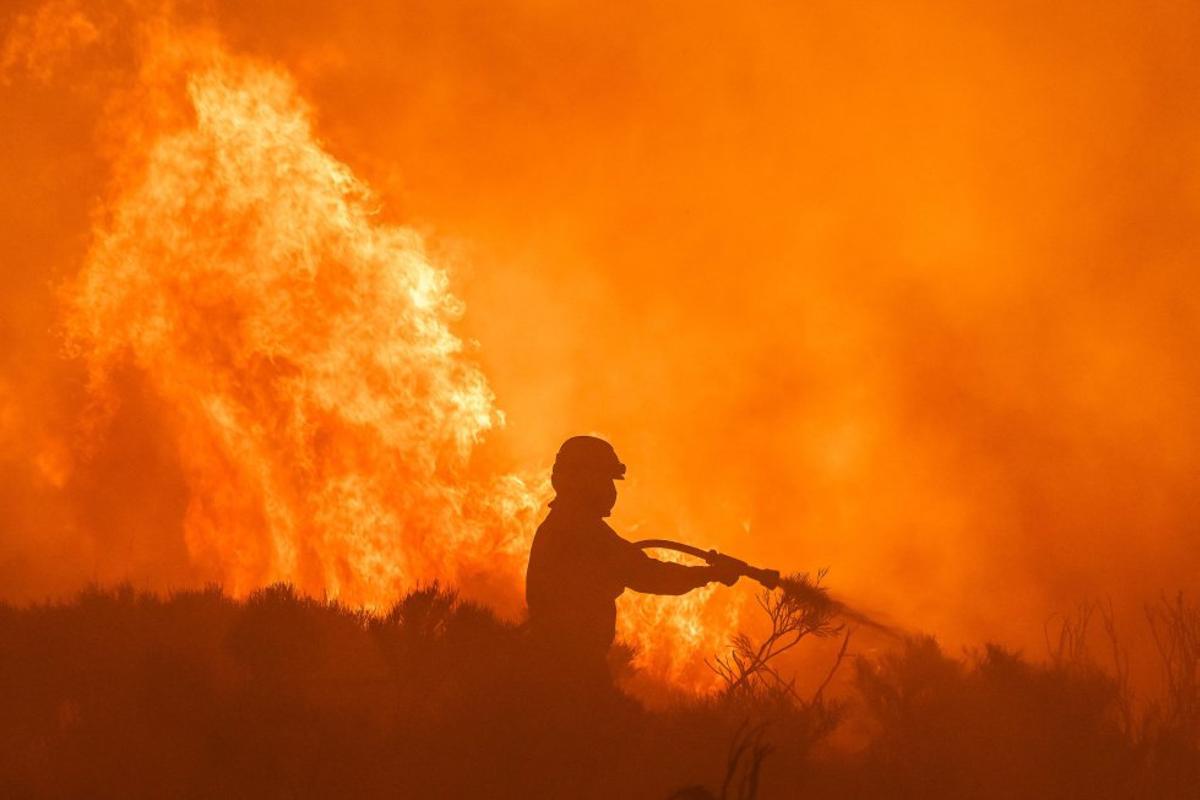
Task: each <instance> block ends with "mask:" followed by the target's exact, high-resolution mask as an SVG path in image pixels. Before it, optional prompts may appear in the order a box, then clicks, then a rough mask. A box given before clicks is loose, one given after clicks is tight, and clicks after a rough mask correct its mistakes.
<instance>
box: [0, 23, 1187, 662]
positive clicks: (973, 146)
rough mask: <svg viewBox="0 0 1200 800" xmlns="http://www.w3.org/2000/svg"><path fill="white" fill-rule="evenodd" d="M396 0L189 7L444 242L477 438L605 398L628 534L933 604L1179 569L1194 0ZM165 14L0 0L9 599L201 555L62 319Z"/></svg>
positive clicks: (496, 470) (163, 444)
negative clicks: (725, 1)
mask: <svg viewBox="0 0 1200 800" xmlns="http://www.w3.org/2000/svg"><path fill="white" fill-rule="evenodd" d="M377 5H378V7H371V4H354V5H353V6H352V7H351V6H347V7H345V8H341V7H330V6H329V5H328V4H317V3H307V4H304V3H302V4H296V3H278V4H270V3H268V4H224V5H222V4H217V6H216V7H214V6H213V5H212V4H197V5H195V6H192V5H191V4H186V3H184V4H179V5H178V6H177V7H175V8H174V10H173V11H172V14H173V18H174V19H175V20H176V23H177V24H178V25H179V26H181V27H182V28H186V27H188V26H200V27H203V28H205V29H210V30H212V31H215V35H219V36H220V37H221V39H222V40H223V41H224V42H225V43H226V44H227V46H228V48H229V49H230V50H231V51H233V52H237V53H240V54H243V55H245V56H246V57H248V58H254V59H257V60H258V63H265V64H275V65H278V69H279V70H281V71H282V72H284V73H286V74H288V75H290V76H292V77H291V79H292V80H294V81H295V82H296V87H297V93H298V94H299V96H300V97H302V98H303V99H304V101H306V102H307V103H308V104H309V106H310V107H311V108H312V109H313V111H312V113H313V117H314V122H313V124H314V126H315V133H316V136H317V137H318V138H319V139H320V140H321V141H322V143H323V146H324V147H325V148H326V150H327V151H328V152H329V153H330V154H331V157H332V158H335V159H337V160H339V161H340V162H343V163H345V164H346V165H347V167H348V169H349V170H351V171H352V172H353V174H355V175H356V176H359V177H360V178H361V179H362V180H364V181H365V182H366V184H369V185H370V186H372V187H373V188H374V189H375V191H376V195H377V197H378V198H379V202H378V208H379V213H378V222H379V223H380V224H383V225H391V224H395V223H399V222H403V223H404V224H405V225H408V226H410V227H415V228H417V229H420V230H422V231H423V232H424V233H425V234H426V239H427V246H428V247H429V248H430V249H431V251H432V259H433V260H434V261H435V262H437V263H444V264H449V265H450V266H451V267H452V269H451V281H452V285H451V288H452V289H453V291H454V292H455V293H456V294H457V295H458V296H460V297H462V298H463V300H464V301H465V304H466V309H467V311H466V314H465V315H464V316H463V318H462V320H461V321H460V322H458V323H456V328H455V331H456V335H457V336H461V337H465V338H467V339H473V340H476V341H478V343H479V348H478V350H477V351H476V352H474V353H473V354H472V356H473V358H475V359H477V360H478V362H479V363H480V364H481V366H482V371H483V374H485V375H486V377H487V380H488V382H489V384H490V386H491V389H492V390H493V391H494V393H495V396H496V401H497V405H498V406H499V408H502V409H503V410H504V411H505V413H506V415H507V423H508V424H507V425H506V426H505V428H504V429H503V430H501V431H493V432H492V433H490V434H489V435H488V437H487V438H486V440H485V442H484V445H483V447H482V449H477V450H476V451H475V452H474V454H473V455H472V457H471V460H470V464H469V465H467V466H466V467H464V469H465V470H466V472H467V473H470V474H471V475H472V476H473V477H478V476H485V475H494V474H503V473H506V472H511V471H517V472H536V471H537V470H538V469H542V468H544V467H545V466H546V464H547V462H548V460H549V459H550V457H551V456H552V454H553V450H554V448H555V446H556V445H557V443H558V441H560V440H561V439H562V438H564V437H565V436H566V435H568V434H571V433H575V432H578V431H581V430H584V431H599V432H602V433H604V434H606V435H608V436H610V437H611V438H612V440H613V441H614V443H615V444H616V445H617V448H618V451H619V452H620V453H621V455H622V458H623V460H625V461H626V463H628V464H629V465H630V480H629V481H628V482H627V486H626V487H625V491H624V493H623V495H622V498H621V501H620V503H619V504H618V508H617V514H618V516H617V522H618V523H620V525H622V526H624V528H625V529H626V530H645V531H651V532H653V533H655V534H659V535H677V536H679V537H681V538H688V539H691V540H694V541H697V542H699V543H702V544H715V545H719V546H722V547H724V548H727V549H729V550H730V551H732V552H737V553H738V554H739V555H743V556H745V557H747V558H750V559H752V560H756V561H760V562H763V563H770V564H774V565H776V566H779V567H781V568H784V569H797V568H813V567H817V566H821V565H831V566H832V568H833V569H832V572H831V574H830V580H831V582H832V584H833V585H834V586H836V587H838V588H839V589H840V590H841V591H842V592H843V593H845V594H853V595H856V596H858V597H861V598H863V600H864V602H865V604H866V605H868V606H875V607H886V608H888V609H890V610H891V612H892V614H893V616H894V617H896V618H898V619H903V620H905V621H906V622H908V623H910V624H912V625H914V626H918V627H924V628H927V629H931V630H935V631H939V632H941V633H942V634H943V635H945V636H947V637H950V638H952V639H953V640H955V641H978V640H980V639H983V638H1000V639H1004V640H1007V641H1011V642H1015V643H1018V644H1022V645H1026V646H1031V647H1032V646H1034V645H1036V643H1037V642H1039V641H1040V637H1041V630H1042V623H1043V621H1044V620H1045V618H1046V617H1047V616H1048V615H1050V614H1052V613H1054V612H1059V611H1062V610H1064V609H1065V608H1069V607H1070V606H1071V605H1072V604H1074V603H1075V602H1076V601H1077V600H1078V599H1080V598H1082V597H1085V596H1103V595H1109V596H1112V597H1113V598H1114V600H1115V601H1116V603H1117V605H1118V606H1119V607H1121V608H1123V609H1124V610H1125V611H1126V612H1132V611H1135V610H1136V609H1137V608H1138V607H1139V606H1140V604H1141V603H1142V602H1143V601H1145V600H1147V599H1150V598H1152V597H1153V596H1155V595H1156V594H1157V592H1158V591H1160V590H1162V589H1168V590H1169V589H1174V588H1176V587H1180V586H1187V585H1191V584H1194V582H1195V576H1196V572H1197V568H1198V567H1200V556H1198V555H1197V554H1198V553H1200V548H1198V547H1197V525H1198V523H1197V519H1198V514H1197V511H1198V508H1197V505H1198V501H1197V499H1196V498H1197V497H1198V496H1200V493H1198V492H1197V488H1198V487H1197V485H1196V484H1197V480H1198V476H1200V463H1198V457H1197V456H1196V455H1195V454H1194V449H1193V448H1191V447H1190V446H1189V444H1190V442H1192V441H1194V440H1195V439H1196V435H1197V430H1196V428H1197V419H1198V416H1197V409H1196V401H1195V397H1197V396H1198V390H1200V370H1198V369H1197V367H1196V366H1195V359H1194V358H1193V357H1192V351H1193V350H1194V349H1195V347H1196V346H1197V344H1198V343H1200V327H1198V325H1197V320H1198V319H1200V315H1198V313H1197V312H1198V309H1197V300H1196V297H1197V292H1196V291H1195V282H1196V278H1195V275H1194V268H1193V263H1194V262H1195V260H1196V256H1197V255H1198V254H1200V242H1198V241H1197V234H1196V230H1197V228H1196V225H1195V220H1196V213H1197V210H1198V209H1197V206H1198V204H1200V183H1198V181H1197V177H1198V174H1197V168H1196V166H1195V163H1196V159H1195V157H1194V154H1195V152H1196V144H1195V143H1196V141H1200V138H1198V137H1197V133H1198V132H1200V130H1198V129H1200V119H1198V116H1200V114H1198V112H1197V111H1196V108H1195V104H1194V103H1193V102H1191V99H1192V98H1194V97H1195V96H1196V92H1197V90H1198V89H1200V85H1198V84H1200V68H1198V67H1197V66H1196V64H1195V60H1194V57H1193V55H1192V54H1193V45H1194V42H1192V41H1190V32H1191V31H1194V30H1196V29H1197V23H1198V22H1200V19H1197V16H1200V12H1198V11H1197V10H1196V9H1195V8H1193V7H1188V6H1180V7H1175V6H1173V5H1171V4H1150V5H1146V4H1132V3H1131V4H1127V5H1124V6H1122V5H1110V6H1106V7H1104V8H1095V7H1093V6H1091V5H1088V6H1084V5H1083V4H1067V5H1060V6H1057V7H1055V8H1054V9H1046V8H1044V7H1040V6H1039V7H1033V6H1030V7H1027V8H1026V7H1005V8H1004V9H1000V8H998V7H997V8H994V9H990V10H989V9H984V8H980V7H978V6H977V5H975V4H962V5H961V6H960V7H959V8H957V9H953V8H947V7H945V6H934V5H932V4H930V5H924V4H915V3H914V4H894V3H888V4H868V5H858V6H855V8H854V9H847V8H845V7H844V6H838V5H833V4H815V5H814V4H809V5H806V6H804V7H803V8H790V7H786V8H785V7H766V6H763V7H759V8H751V9H742V10H737V11H732V10H730V9H728V8H725V9H717V8H713V9H697V8H696V7H695V6H693V5H688V6H686V7H683V6H680V7H677V8H671V7H669V6H658V7H656V9H654V10H647V9H645V8H644V7H642V6H641V5H640V4H637V5H634V4H631V5H629V6H627V7H621V6H613V5H612V4H603V5H601V4H596V5H595V6H593V7H587V6H573V7H571V8H565V7H562V8H560V7H557V6H542V5H539V4H506V5H499V6H497V5H491V4H488V5H477V4H471V3H457V4H456V3H441V2H437V3H432V2H431V3H426V4H403V5H401V6H396V5H395V4H382V3H381V4H377ZM153 13H155V14H156V13H158V11H157V9H155V10H154V11H153ZM152 15H153V14H152V12H151V10H150V9H147V8H144V7H130V6H128V5H125V4H115V3H114V4H112V5H110V6H104V5H103V4H94V5H93V4H88V5H86V6H85V5H78V6H75V5H72V4H70V3H63V2H56V3H51V4H49V5H45V6H41V5H38V4H34V3H28V4H24V5H23V6H19V7H17V8H14V9H13V10H12V11H11V12H9V13H8V15H7V18H6V19H5V20H4V21H3V24H4V28H5V30H6V31H7V34H6V38H5V45H4V48H5V49H4V55H3V57H2V59H0V63H2V64H3V70H4V72H3V75H4V77H3V81H4V85H3V87H2V89H0V91H2V92H3V95H4V96H3V98H2V99H3V101H4V102H5V106H6V108H7V109H10V113H8V114H6V115H5V118H4V119H3V121H0V126H2V127H0V130H2V131H3V133H2V134H0V135H3V137H4V140H5V141H6V143H9V145H10V146H8V147H6V148H5V151H6V152H5V153H4V155H3V156H2V158H3V159H4V165H5V174H6V176H8V178H9V185H8V187H6V191H5V193H4V195H3V201H0V202H3V210H4V212H5V213H4V219H5V222H4V223H3V224H0V245H2V246H3V247H4V250H5V253H6V254H7V260H8V263H9V266H8V267H7V268H6V270H5V273H4V277H3V284H4V287H3V288H4V290H5V291H4V293H3V300H0V303H2V305H0V309H2V311H3V322H2V323H0V325H2V327H0V335H2V336H3V340H2V341H3V346H2V347H0V359H2V360H0V365H2V369H3V371H2V372H0V426H3V427H2V428H0V454H2V455H3V459H4V460H3V466H2V469H3V476H4V478H5V480H4V487H3V489H2V490H0V491H2V492H3V494H2V497H3V503H2V505H0V514H3V517H0V526H2V533H0V536H2V537H3V538H2V539H0V542H2V544H3V548H4V550H3V554H2V556H0V569H2V570H3V573H2V576H3V578H4V580H5V585H6V587H7V593H9V594H10V595H11V596H14V597H21V598H32V597H37V596H40V595H42V594H44V593H46V592H58V591H66V590H69V589H70V588H72V587H73V586H76V585H78V583H80V582H82V581H84V580H87V579H90V578H99V579H102V580H113V579H118V578H121V577H130V578H132V579H134V580H135V581H139V582H144V583H146V584H148V585H152V586H158V587H165V586H169V585H171V584H172V583H174V582H178V581H183V580H196V579H200V578H202V577H207V576H206V575H202V574H201V573H202V572H203V570H200V571H199V572H198V571H197V566H196V564H195V563H194V559H193V558H192V557H191V555H190V553H189V551H188V549H187V548H186V546H185V544H184V527H185V526H184V519H185V516H186V510H187V508H188V505H189V503H192V502H195V501H196V499H195V498H194V497H192V496H191V495H190V491H191V490H190V489H189V484H188V482H187V480H186V469H185V468H184V467H183V466H182V465H181V459H180V454H179V453H178V452H177V451H176V450H175V444H174V442H175V440H173V439H172V438H171V437H170V436H167V435H164V434H163V431H164V430H166V429H173V426H175V425H176V423H177V422H178V420H176V419H173V418H171V413H172V412H171V410H170V406H171V404H170V403H167V404H166V406H167V407H166V408H164V402H163V392H162V391H161V387H159V388H155V387H154V386H153V382H152V380H151V381H150V382H149V383H148V379H147V377H146V375H145V374H144V371H139V370H137V369H132V370H130V371H129V372H127V373H121V374H119V375H116V376H114V380H116V381H118V384H119V385H118V390H119V391H118V393H119V394H120V396H121V398H122V400H121V405H120V408H119V409H118V410H116V411H115V416H114V417H113V418H112V419H111V420H109V421H108V422H107V425H108V426H109V427H108V433H107V434H106V435H104V436H102V437H99V438H96V439H95V440H94V441H93V439H92V437H90V435H89V434H88V431H87V430H86V428H87V427H88V426H89V425H90V424H91V422H90V421H89V418H88V416H87V415H88V413H91V412H89V408H90V407H91V406H90V402H91V401H89V399H88V394H87V392H86V391H85V372H84V365H83V364H81V363H80V362H79V361H78V360H75V361H72V360H70V359H65V358H63V357H62V350H63V346H62V342H61V341H60V338H59V337H60V335H61V334H60V332H59V328H58V327H57V326H59V325H60V324H61V322H62V303H61V300H60V295H59V290H58V289H57V288H56V287H59V286H62V285H64V284H69V283H70V281H72V280H74V279H75V276H77V275H78V274H79V272H80V270H81V269H82V267H83V265H84V263H85V262H86V259H87V257H88V256H87V254H88V253H89V252H93V250H92V248H94V247H95V246H96V239H95V234H94V233H93V231H94V221H93V218H92V214H93V213H94V212H95V211H96V209H97V208H99V207H101V206H100V205H98V204H99V202H100V200H101V199H103V198H108V200H109V201H110V202H111V201H112V199H113V197H114V195H113V192H114V188H113V187H114V186H117V187H119V186H123V185H125V183H124V181H125V178H126V171H130V173H132V172H133V171H136V170H138V169H142V168H143V167H144V164H138V163H129V161H128V160H127V159H123V158H122V157H117V156H114V153H128V152H139V149H138V148H137V147H131V146H129V144H130V143H129V141H122V137H121V135H118V133H117V131H122V132H124V133H128V131H127V130H126V129H122V128H119V126H114V123H113V120H114V119H124V120H129V119H138V118H139V113H140V109H142V108H144V106H141V105H139V103H140V102H141V99H142V98H143V93H144V92H145V91H147V90H148V89H147V88H146V87H147V83H152V80H151V77H152V75H153V65H149V66H148V65H147V64H146V63H145V62H144V61H140V60H139V56H138V55H137V54H138V53H139V52H144V51H143V50H142V49H141V47H140V45H139V44H138V41H139V40H138V37H139V36H142V35H144V33H138V27H137V26H136V25H134V24H133V23H134V20H135V19H147V18H149V17H150V16H152ZM148 76H150V77H148ZM166 122H169V121H166ZM143 124H145V125H146V126H147V129H149V128H153V127H155V126H158V125H160V124H165V122H164V121H163V120H149V121H146V120H143ZM155 129H157V128H155ZM143 152H144V151H143ZM84 441H90V442H92V444H91V448H92V451H91V452H85V448H84V447H83V445H82V444H81V442H84ZM131 465H137V466H136V468H135V467H133V466H131Z"/></svg>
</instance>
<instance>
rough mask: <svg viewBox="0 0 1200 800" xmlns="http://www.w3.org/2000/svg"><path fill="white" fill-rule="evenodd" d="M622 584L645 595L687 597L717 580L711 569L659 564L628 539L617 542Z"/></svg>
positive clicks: (666, 563)
mask: <svg viewBox="0 0 1200 800" xmlns="http://www.w3.org/2000/svg"><path fill="white" fill-rule="evenodd" d="M617 541H618V542H619V543H620V544H619V545H618V547H619V548H620V551H619V560H618V563H619V564H620V565H621V580H622V582H623V583H624V584H625V587H626V588H627V589H633V590H634V591H635V592H643V593H645V594H686V593H687V592H690V591H691V590H692V589H698V588H699V587H701V586H704V585H705V584H707V583H709V582H710V581H711V580H713V577H712V570H711V569H709V568H708V567H688V566H684V565H683V564H672V563H670V562H667V561H659V560H658V559H655V558H651V557H650V556H648V555H646V554H645V553H643V552H642V551H641V550H640V549H639V548H637V547H634V546H633V545H632V544H630V543H629V542H627V541H625V540H624V539H618V540H617Z"/></svg>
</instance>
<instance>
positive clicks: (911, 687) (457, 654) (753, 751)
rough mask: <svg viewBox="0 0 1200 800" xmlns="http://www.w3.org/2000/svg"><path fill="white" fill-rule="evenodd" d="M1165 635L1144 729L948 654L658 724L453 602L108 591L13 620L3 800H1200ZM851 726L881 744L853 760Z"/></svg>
mask: <svg viewBox="0 0 1200 800" xmlns="http://www.w3.org/2000/svg"><path fill="white" fill-rule="evenodd" d="M1172 608H1177V610H1178V611H1179V614H1180V615H1181V616H1179V617H1178V619H1177V620H1176V621H1175V623H1171V621H1172V619H1174V618H1173V617H1170V616H1169V614H1167V612H1170V611H1171V609H1172ZM1164 609H1165V611H1164V612H1163V613H1164V614H1165V615H1164V616H1162V617H1161V618H1160V623H1161V625H1162V627H1161V629H1160V633H1161V634H1162V635H1163V636H1164V637H1166V638H1165V639H1163V641H1165V642H1166V643H1167V644H1168V645H1169V646H1168V647H1166V648H1165V649H1164V666H1165V667H1166V668H1168V671H1167V673H1166V674H1167V675H1174V676H1175V679H1174V683H1175V688H1173V689H1170V690H1169V691H1168V692H1167V694H1166V695H1164V697H1163V698H1161V699H1160V700H1159V701H1158V702H1157V703H1156V704H1152V705H1149V706H1146V707H1144V708H1142V709H1140V710H1138V711H1137V712H1132V711H1131V709H1130V707H1129V705H1128V696H1127V694H1126V693H1125V691H1124V690H1123V689H1122V687H1121V682H1120V681H1118V680H1115V679H1114V678H1112V677H1111V676H1109V675H1108V674H1106V673H1105V672H1104V671H1103V670H1101V669H1100V668H1099V667H1096V666H1094V665H1093V664H1091V663H1090V662H1089V661H1087V660H1086V659H1084V658H1082V657H1077V658H1068V657H1060V658H1057V659H1054V658H1052V659H1051V660H1050V662H1049V663H1047V664H1033V663H1029V662H1027V661H1025V660H1023V659H1021V658H1020V657H1018V656H1016V655H1013V654H1011V653H1008V652H1006V651H1004V650H1003V649H1001V648H998V647H994V646H991V647H986V648H983V649H981V650H980V652H979V653H978V655H976V656H974V657H970V658H965V659H954V658H949V657H947V656H946V655H945V654H943V653H942V652H941V651H940V650H939V649H938V647H937V645H936V644H935V643H934V642H933V641H932V640H929V639H915V640H909V641H908V642H907V643H905V644H904V645H900V646H898V648H897V650H896V651H895V652H893V653H892V654H891V655H888V656H885V657H883V658H882V659H880V660H877V661H873V662H867V661H861V660H860V661H857V662H855V663H854V664H849V663H847V665H845V667H844V668H845V669H849V670H851V671H852V672H853V673H854V681H853V683H854V687H855V689H854V692H853V693H852V695H851V696H849V697H846V698H844V699H841V700H838V701H837V702H835V703H830V702H825V701H817V702H812V701H804V700H800V699H798V698H797V697H795V696H793V695H791V694H789V693H787V692H785V691H782V690H780V691H772V690H769V689H767V688H764V687H766V686H768V684H767V683H765V682H764V683H761V684H756V685H758V686H759V688H758V689H756V690H748V689H745V688H743V689H739V690H734V691H728V692H724V693H721V694H717V695H714V696H712V697H707V698H695V699H690V700H683V701H679V702H677V703H676V704H674V705H673V706H672V707H670V708H669V709H667V710H663V711H655V712H649V711H645V710H643V709H642V708H640V707H639V706H637V705H636V704H635V703H633V702H632V701H629V700H627V699H621V698H617V697H615V696H614V697H607V698H589V699H581V698H571V699H569V700H566V699H563V698H562V697H561V696H560V695H558V694H556V692H555V691H554V690H552V689H551V688H550V687H551V686H552V685H553V683H554V682H553V681H552V680H549V676H550V675H552V674H553V665H549V664H537V663H533V662H532V661H531V659H530V658H529V656H528V655H527V654H526V653H525V651H524V649H523V647H522V642H523V639H522V634H521V631H520V630H519V629H517V628H515V627H513V626H511V625H508V624H505V623H502V622H500V621H498V620H497V619H496V618H495V617H494V616H493V615H492V614H491V613H490V612H488V611H487V610H485V609H482V608H479V607H477V606H474V605H471V604H467V603H460V602H458V601H457V600H456V599H455V598H454V596H453V594H451V593H447V592H444V591H441V590H439V589H437V588H436V587H434V588H429V589H425V590H421V591H417V592H414V593H412V594H410V595H408V596H407V597H405V598H404V599H403V600H401V601H400V602H399V603H397V604H396V606H395V607H394V608H393V609H392V610H391V612H390V613H388V614H387V615H384V616H372V615H368V614H365V613H362V612H356V611H352V610H348V609H346V608H343V607H340V606H338V605H336V604H327V603H323V602H320V601H315V600H310V599H305V598H301V597H298V596H297V595H295V594H294V593H293V592H292V591H291V590H290V588H288V587H286V586H273V587H270V588H268V589H265V590H263V591H260V592H258V593H256V594H254V595H253V596H251V597H250V598H249V599H248V600H246V601H244V602H241V601H235V600H232V599H230V598H228V597H226V596H224V595H223V594H221V592H220V591H219V590H216V589H212V590H208V591H203V592H183V593H179V594H175V595H173V596H171V597H169V598H165V599H164V598H160V597H156V596H152V595H143V594H138V593H135V592H134V591H132V590H130V589H128V588H121V589H118V590H114V591H101V590H92V591H88V592H85V593H83V594H81V595H80V596H78V597H77V598H76V599H74V600H73V601H72V602H70V603H66V604H61V605H45V606H37V607H32V608H21V609H18V608H12V607H0V654H2V660H0V709H2V711H0V737H2V741H0V745H2V749H0V796H2V797H6V798H23V797H88V798H109V797H112V798H118V797H119V798H141V797H146V798H150V797H154V798H161V797H184V798H187V797H196V798H214V797H222V798H238V797H247V798H249V797H253V798H307V797H338V798H350V797H421V798H434V797H438V798H441V797H445V798H468V797H469V798H493V797H495V798H504V797H555V798H560V797H565V798H569V797H605V798H660V799H662V798H667V797H669V796H671V795H672V793H674V792H677V791H679V790H681V789H684V788H686V787H707V791H709V792H711V793H712V796H717V797H720V796H722V784H723V782H725V781H726V778H727V777H729V779H730V780H729V782H728V783H729V785H728V786H727V787H726V788H725V790H724V796H725V797H727V798H749V797H752V796H758V797H760V798H776V797H805V798H934V799H937V798H1200V703H1198V702H1197V697H1198V696H1200V693H1198V687H1197V678H1198V677H1200V663H1198V661H1200V659H1198V658H1197V654H1198V653H1200V646H1198V644H1200V622H1198V620H1200V613H1198V612H1197V609H1195V608H1193V607H1189V606H1186V605H1185V604H1182V603H1180V604H1177V605H1176V606H1171V605H1170V604H1164ZM1169 623H1171V624H1173V625H1174V627H1172V626H1171V624H1169ZM1189 625H1190V626H1191V627H1190V628H1189ZM1189 636H1191V637H1192V638H1191V639H1189V638H1188V637H1189ZM1171 637H1174V638H1173V639H1172V638H1171ZM1172 642H1174V644H1173V645H1172V644H1171V643H1172ZM801 646H803V644H801ZM1188 647H1191V648H1192V649H1191V650H1188V649H1187V648H1188ZM1172 648H1174V649H1172ZM1171 653H1175V655H1173V656H1172V655H1170V654H1171ZM1171 659H1174V662H1175V663H1174V664H1172V663H1171ZM1189 670H1190V672H1189ZM1189 681H1190V684H1189ZM850 718H853V720H854V724H855V726H856V727H858V728H861V729H862V730H864V731H866V732H867V733H866V742H865V743H864V744H863V745H862V746H860V747H857V748H855V749H853V750H846V749H845V748H839V747H834V746H832V745H831V744H830V743H829V739H830V737H831V736H832V735H833V734H835V732H836V730H837V726H838V725H839V724H845V723H843V722H842V720H846V719H850ZM733 756H737V759H736V760H737V763H736V765H735V767H734V769H733V770H730V769H729V762H730V760H731V759H732V757H733ZM727 772H728V773H729V775H728V776H727ZM755 778H758V779H760V780H761V785H758V786H757V787H756V786H755V785H754V780H755ZM678 796H681V797H683V796H686V797H706V796H709V795H705V794H703V793H700V792H698V791H693V792H692V793H691V794H680V795H678Z"/></svg>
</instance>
